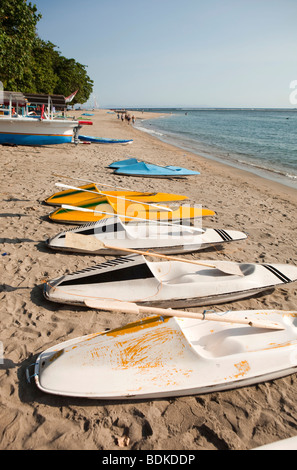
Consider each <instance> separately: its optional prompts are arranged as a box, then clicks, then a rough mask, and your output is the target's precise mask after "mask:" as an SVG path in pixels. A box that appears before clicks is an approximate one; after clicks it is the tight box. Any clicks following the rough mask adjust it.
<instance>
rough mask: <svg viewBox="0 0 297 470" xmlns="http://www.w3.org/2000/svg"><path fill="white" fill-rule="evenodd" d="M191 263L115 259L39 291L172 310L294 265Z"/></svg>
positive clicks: (274, 276) (243, 294) (79, 300)
mask: <svg viewBox="0 0 297 470" xmlns="http://www.w3.org/2000/svg"><path fill="white" fill-rule="evenodd" d="M151 255H152V256H153V253H152V254H151ZM162 256H165V255H162ZM188 261H192V260H188ZM193 261H195V262H196V263H197V264H190V263H189V262H187V260H183V259H179V260H178V261H171V260H170V261H148V260H147V257H146V256H143V255H140V254H139V255H136V254H133V255H128V256H123V257H118V258H115V259H112V260H108V261H105V262H103V263H101V264H98V265H96V266H90V267H88V268H86V269H83V270H81V271H78V272H76V273H72V274H65V275H64V276H60V277H59V278H56V279H53V280H49V281H47V282H46V283H45V284H44V290H43V293H44V296H45V297H46V298H47V299H48V300H50V301H53V302H58V303H65V304H73V305H81V306H84V305H85V304H84V303H85V299H109V300H111V299H112V300H117V301H123V302H135V303H137V304H139V305H149V306H157V307H173V308H175V307H189V306H201V305H214V304H218V303H222V302H231V301H234V300H238V299H243V298H247V297H252V296H254V295H256V294H258V293H263V292H265V291H268V290H273V289H274V288H275V287H277V286H281V285H285V284H287V283H290V282H294V281H296V280H297V266H294V265H289V264H258V263H231V262H230V263H228V264H229V265H230V267H232V266H234V268H236V267H237V269H238V270H239V273H240V274H227V273H226V272H225V270H224V269H223V267H224V266H225V264H226V263H225V262H224V261H221V260H219V261H214V260H200V259H199V260H193Z"/></svg>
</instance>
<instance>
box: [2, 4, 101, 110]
mask: <svg viewBox="0 0 297 470" xmlns="http://www.w3.org/2000/svg"><path fill="white" fill-rule="evenodd" d="M40 18H41V14H39V13H37V8H36V6H35V5H32V4H31V2H29V3H27V0H0V81H2V83H3V86H4V89H7V90H10V91H22V92H27V93H48V94H61V95H64V96H68V95H70V94H71V93H72V92H73V91H75V90H77V89H78V90H79V91H78V93H77V94H76V96H75V98H74V100H73V101H72V102H71V104H75V103H84V102H86V101H87V100H88V98H89V96H90V94H91V92H92V90H93V80H91V79H90V77H89V76H88V75H87V72H86V66H85V65H82V64H80V63H79V62H76V61H75V60H74V59H67V58H66V57H63V56H62V55H61V54H60V52H59V51H57V50H56V47H57V46H55V45H54V44H53V43H51V42H50V41H44V40H42V39H41V38H39V37H38V35H37V33H36V24H37V22H38V21H39V19H40Z"/></svg>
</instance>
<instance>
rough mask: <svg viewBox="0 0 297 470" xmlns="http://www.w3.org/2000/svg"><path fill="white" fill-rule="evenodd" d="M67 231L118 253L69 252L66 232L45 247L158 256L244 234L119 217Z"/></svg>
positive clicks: (208, 244)
mask: <svg viewBox="0 0 297 470" xmlns="http://www.w3.org/2000/svg"><path fill="white" fill-rule="evenodd" d="M71 232H74V233H79V234H81V235H86V236H88V238H96V239H97V240H102V241H104V242H110V243H112V245H113V246H116V247H117V248H118V250H114V249H108V248H105V249H103V250H97V251H90V250H88V249H83V250H82V249H73V248H71V246H69V244H67V240H66V231H63V232H61V233H59V234H57V235H56V236H54V237H52V238H49V239H48V240H47V241H46V244H47V246H48V247H49V248H52V249H53V250H59V251H75V252H81V253H88V254H94V255H97V254H99V255H102V256H104V255H111V254H112V255H120V254H123V252H121V250H120V249H121V248H131V249H140V250H144V249H145V250H151V249H153V250H155V251H157V252H158V253H167V254H170V253H189V252H193V251H197V250H203V249H205V248H209V247H211V246H216V245H221V244H223V243H224V244H225V243H230V242H231V241H238V240H244V239H246V238H247V235H246V234H245V233H243V232H239V231H235V230H223V229H211V228H207V229H200V230H197V231H193V230H191V228H190V227H189V226H184V227H181V226H180V225H177V226H175V227H174V226H172V225H160V224H155V223H146V222H143V223H140V222H139V223H135V222H129V223H126V224H125V223H123V222H122V221H121V219H120V218H119V217H110V218H105V219H102V220H101V221H99V222H94V223H91V224H86V225H82V226H80V227H77V228H76V229H73V230H71Z"/></svg>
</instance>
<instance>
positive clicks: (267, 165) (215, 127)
mask: <svg viewBox="0 0 297 470" xmlns="http://www.w3.org/2000/svg"><path fill="white" fill-rule="evenodd" d="M138 110H139V109H138ZM144 111H151V112H162V113H166V114H168V117H167V116H165V117H162V118H157V119H150V120H141V121H139V120H138V121H137V122H136V124H135V127H137V128H139V129H140V130H143V131H145V132H149V133H151V134H152V135H154V136H155V137H157V138H159V139H161V140H163V141H164V142H167V143H171V144H174V145H175V146H177V147H180V148H182V149H184V150H186V151H189V152H191V153H196V154H198V155H201V156H204V157H207V158H211V159H214V160H217V161H221V162H223V163H225V164H229V165H231V166H235V167H236V168H242V169H245V170H248V171H251V172H253V173H256V174H258V175H260V176H263V177H265V178H268V179H270V180H273V181H278V182H280V183H282V184H285V185H287V186H290V187H293V188H295V189H297V109H268V110H265V109H175V108H172V109H168V108H166V109H164V108H158V109H157V108H153V109H152V108H146V109H144ZM185 159H186V156H185ZM182 166H186V160H185V162H184V163H183V165H182Z"/></svg>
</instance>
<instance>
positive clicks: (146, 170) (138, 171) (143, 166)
mask: <svg viewBox="0 0 297 470" xmlns="http://www.w3.org/2000/svg"><path fill="white" fill-rule="evenodd" d="M114 173H115V174H116V175H127V176H143V177H150V176H155V177H158V178H164V177H170V176H171V177H173V178H180V177H185V176H191V175H200V173H199V171H193V170H188V169H187V168H182V167H173V166H168V167H166V166H165V167H162V166H158V165H152V164H150V163H144V162H138V163H135V164H132V165H126V166H122V167H120V168H117V169H115V170H114Z"/></svg>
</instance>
